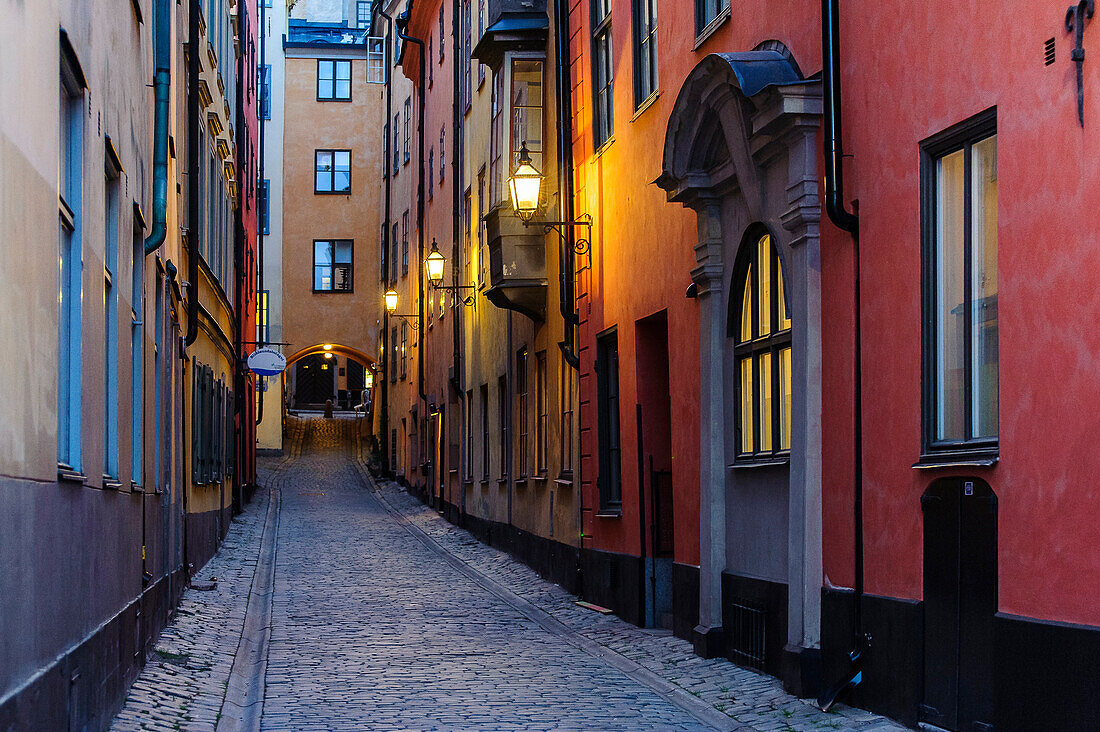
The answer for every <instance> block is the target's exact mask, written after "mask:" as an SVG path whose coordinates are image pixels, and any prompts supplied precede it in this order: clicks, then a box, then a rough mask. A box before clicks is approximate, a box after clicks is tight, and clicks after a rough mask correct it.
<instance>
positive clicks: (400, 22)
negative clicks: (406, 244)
mask: <svg viewBox="0 0 1100 732" xmlns="http://www.w3.org/2000/svg"><path fill="white" fill-rule="evenodd" d="M410 4H411V3H410ZM408 27H409V11H408V10H406V11H405V12H403V13H401V15H399V16H397V20H396V21H395V22H394V29H395V30H396V31H397V37H398V38H400V39H401V40H403V41H405V42H406V43H415V44H416V46H417V47H418V48H419V49H420V88H419V90H418V93H417V95H416V114H417V119H416V126H417V137H418V138H419V139H418V141H417V156H418V159H417V161H416V163H417V165H416V168H417V171H418V173H417V180H416V240H417V241H416V245H417V249H418V251H419V252H420V256H419V258H418V259H417V260H416V282H417V293H416V296H417V303H416V305H417V312H418V318H419V323H420V327H419V328H418V329H417V330H416V340H417V353H416V361H417V374H416V381H417V388H418V390H419V393H420V399H421V400H422V401H423V402H424V414H425V416H426V415H427V413H428V395H427V394H426V393H425V391H424V92H425V86H426V84H425V81H424V70H425V69H426V68H427V66H428V64H429V63H431V59H429V58H428V57H427V54H426V53H425V51H424V41H422V40H420V39H419V38H414V37H412V36H410V35H408V34H407V33H406V32H405V31H406V30H408ZM401 55H402V57H403V56H404V49H402V53H401Z"/></svg>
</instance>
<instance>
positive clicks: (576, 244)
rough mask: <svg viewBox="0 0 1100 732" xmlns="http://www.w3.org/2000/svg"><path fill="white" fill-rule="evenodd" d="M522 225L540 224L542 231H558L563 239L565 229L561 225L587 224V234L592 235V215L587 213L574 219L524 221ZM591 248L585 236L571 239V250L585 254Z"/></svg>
mask: <svg viewBox="0 0 1100 732" xmlns="http://www.w3.org/2000/svg"><path fill="white" fill-rule="evenodd" d="M523 225H524V226H541V227H543V231H544V232H545V233H547V234H549V233H550V232H551V231H556V232H558V236H560V237H561V238H562V239H563V240H564V239H565V231H564V230H563V227H566V226H587V227H588V232H589V234H588V236H592V217H591V216H589V215H588V214H584V215H582V216H581V218H579V219H577V220H576V221H524V222H523ZM590 248H591V242H590V241H589V240H588V238H586V237H581V238H579V239H574V240H573V251H574V252H576V253H577V254H586V253H587V252H588V250H589V249H590Z"/></svg>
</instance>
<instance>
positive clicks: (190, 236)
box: [162, 0, 203, 347]
mask: <svg viewBox="0 0 1100 732" xmlns="http://www.w3.org/2000/svg"><path fill="white" fill-rule="evenodd" d="M162 2H163V0H162ZM200 53H201V49H199V5H198V2H196V1H195V0H192V1H191V2H190V3H188V23H187V336H186V338H185V339H184V347H187V346H190V345H191V344H192V343H194V342H195V339H196V338H197V337H198V335H199V246H198V237H199V236H201V233H200V232H199V227H198V225H197V224H198V220H199V176H200V175H202V173H203V171H202V159H201V157H200V155H199V148H200V144H201V139H202V130H201V129H200V128H199V71H200V61H199V54H200Z"/></svg>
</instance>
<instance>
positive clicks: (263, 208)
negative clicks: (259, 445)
mask: <svg viewBox="0 0 1100 732" xmlns="http://www.w3.org/2000/svg"><path fill="white" fill-rule="evenodd" d="M256 4H257V5H259V6H260V84H259V87H260V88H259V93H258V94H257V95H256V107H257V109H256V113H257V114H256V116H257V117H258V118H259V119H258V122H259V129H258V140H257V143H258V144H257V148H258V149H257V151H256V155H257V157H256V160H257V170H256V183H257V185H258V186H260V187H261V188H262V189H263V192H262V193H261V194H260V195H259V196H257V198H259V205H258V206H257V207H256V299H257V302H258V301H259V298H261V297H264V294H263V292H264V236H266V235H265V234H264V217H265V216H267V217H268V219H269V221H268V225H269V226H270V213H269V212H268V209H269V208H270V207H271V206H270V204H269V201H270V200H271V190H270V189H269V188H268V186H267V185H266V184H265V182H264V157H265V153H264V127H265V120H264V102H265V101H266V102H267V104H268V109H270V108H271V99H270V96H271V95H270V94H265V93H264V77H263V74H264V70H265V69H266V67H267V3H264V2H260V3H256ZM265 306H266V309H265V310H264V327H263V329H262V330H261V331H260V333H261V334H262V335H261V336H260V342H259V343H257V344H256V347H257V348H263V347H264V346H266V345H267V343H266V342H265V341H267V333H268V331H269V330H270V329H271V298H270V297H268V298H267V300H266V303H265ZM264 378H265V379H266V378H267V377H264ZM257 401H258V402H259V404H258V406H257V407H256V424H260V423H261V422H263V421H264V402H265V401H267V394H266V392H263V396H261V397H260V398H259V399H258V400H257Z"/></svg>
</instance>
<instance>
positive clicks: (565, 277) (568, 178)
mask: <svg viewBox="0 0 1100 732" xmlns="http://www.w3.org/2000/svg"><path fill="white" fill-rule="evenodd" d="M554 49H555V53H556V55H557V64H556V66H557V80H556V85H557V92H558V100H557V101H558V104H557V117H558V119H557V122H558V124H557V147H558V178H559V190H560V195H561V210H562V220H563V221H573V220H574V218H575V217H574V213H573V135H572V134H571V130H572V121H573V118H572V111H571V107H570V99H569V89H570V86H569V84H570V81H569V76H570V74H569V2H568V0H554ZM560 241H561V248H560V250H559V253H558V262H559V270H560V273H561V274H560V275H559V277H560V286H559V287H558V307H559V309H560V310H561V316H562V319H563V320H564V321H565V337H564V340H563V341H562V343H559V344H558V347H559V348H561V352H562V354H563V355H564V356H565V360H566V362H567V363H568V364H569V365H570V366H571V367H573V368H574V369H577V370H578V371H579V370H580V366H581V361H580V358H579V357H578V356H577V307H576V302H577V293H576V280H575V278H574V275H573V273H574V272H575V271H576V268H575V265H574V263H573V227H572V226H563V227H562V237H561V238H560Z"/></svg>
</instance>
